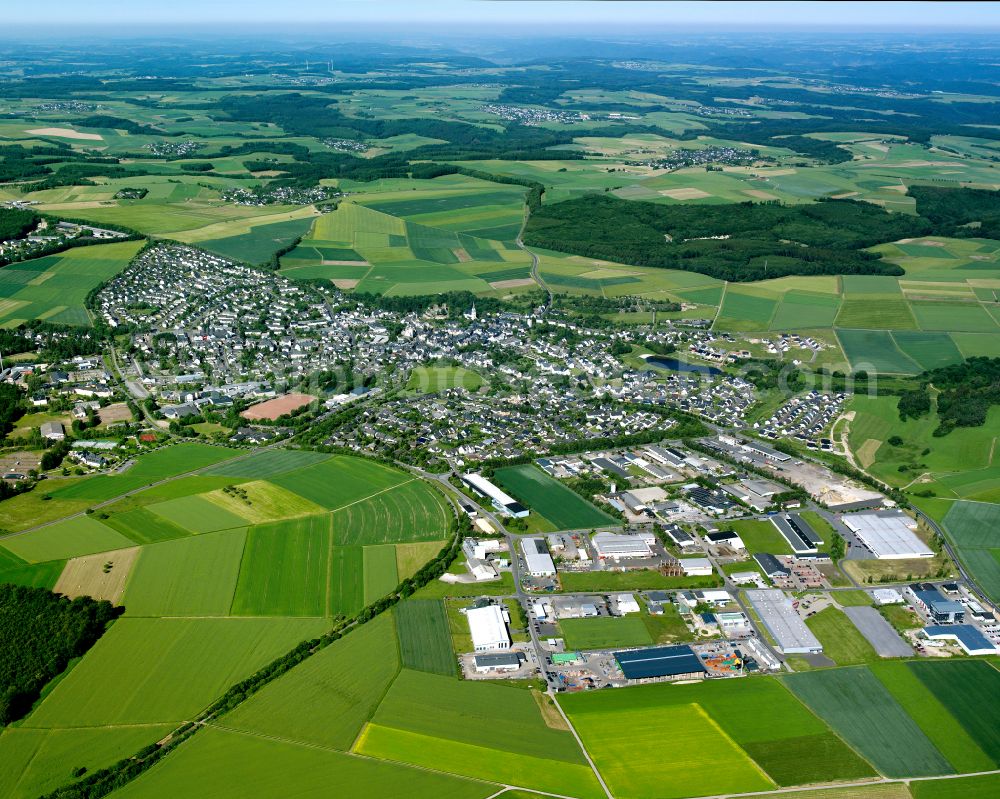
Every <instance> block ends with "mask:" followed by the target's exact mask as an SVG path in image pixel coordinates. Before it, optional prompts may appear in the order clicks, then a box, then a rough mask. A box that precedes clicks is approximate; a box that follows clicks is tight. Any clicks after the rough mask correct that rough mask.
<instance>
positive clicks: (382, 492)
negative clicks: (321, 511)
mask: <svg viewBox="0 0 1000 799" xmlns="http://www.w3.org/2000/svg"><path fill="white" fill-rule="evenodd" d="M419 479H420V478H419V477H411V478H410V479H409V480H404V481H403V482H402V483H396V485H392V486H389V487H388V488H383V489H382V490H381V491H376V492H375V493H374V494H369V495H368V496H367V497H361V499H356V500H354V501H353V502H348V503H347V504H346V505H341V506H340V507H337V508H331V509H330V510H329V511H328V512H329V513H331V514H333V513H336V512H337V511H341V510H344V509H346V508H350V507H352V506H354V505H359V504H360V503H362V502H367V501H368V500H369V499H373V498H374V497H377V496H380V495H382V494H386V493H388V492H389V491H395V490H396V489H397V488H402V487H403V486H405V485H409V484H410V483H412V482H415V481H416V480H419Z"/></svg>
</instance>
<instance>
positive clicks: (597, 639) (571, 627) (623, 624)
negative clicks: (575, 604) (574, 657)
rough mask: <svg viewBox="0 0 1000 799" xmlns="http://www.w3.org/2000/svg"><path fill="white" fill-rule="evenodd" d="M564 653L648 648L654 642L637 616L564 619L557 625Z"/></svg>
mask: <svg viewBox="0 0 1000 799" xmlns="http://www.w3.org/2000/svg"><path fill="white" fill-rule="evenodd" d="M559 629H560V630H561V631H562V634H563V639H564V640H565V641H566V648H567V649H571V650H572V649H611V648H613V647H636V646H649V645H650V644H652V643H653V638H652V636H651V635H650V634H649V630H648V629H647V628H646V625H645V624H643V620H642V618H641V617H640V616H638V615H635V614H633V615H630V616H622V617H617V616H598V617H596V618H593V619H563V620H562V621H560V622H559Z"/></svg>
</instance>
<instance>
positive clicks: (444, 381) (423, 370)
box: [406, 366, 483, 394]
mask: <svg viewBox="0 0 1000 799" xmlns="http://www.w3.org/2000/svg"><path fill="white" fill-rule="evenodd" d="M482 384H483V378H482V376H480V375H479V374H478V373H476V372H473V371H471V370H469V369H462V368H461V367H458V366H418V367H417V368H415V369H414V370H413V371H412V372H410V378H409V380H408V381H407V383H406V388H407V390H409V391H416V392H419V393H421V394H437V393H438V392H440V391H446V390H448V389H450V388H464V389H465V390H467V391H475V390H476V389H478V388H479V387H480V386H481V385H482Z"/></svg>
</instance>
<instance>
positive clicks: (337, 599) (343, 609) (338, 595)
mask: <svg viewBox="0 0 1000 799" xmlns="http://www.w3.org/2000/svg"><path fill="white" fill-rule="evenodd" d="M364 569H365V565H364V550H363V548H362V547H333V548H332V549H331V551H330V585H329V592H330V593H329V597H328V599H327V614H328V615H330V616H336V615H338V614H339V615H344V616H353V615H354V614H355V613H357V612H358V611H359V610H361V608H363V607H364V606H365V581H364Z"/></svg>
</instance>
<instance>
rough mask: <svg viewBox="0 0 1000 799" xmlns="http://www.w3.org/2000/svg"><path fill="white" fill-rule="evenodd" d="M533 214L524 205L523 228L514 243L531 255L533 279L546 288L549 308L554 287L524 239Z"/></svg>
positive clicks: (546, 305)
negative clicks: (539, 270)
mask: <svg viewBox="0 0 1000 799" xmlns="http://www.w3.org/2000/svg"><path fill="white" fill-rule="evenodd" d="M530 216H531V211H529V210H528V206H525V207H524V221H523V222H522V223H521V229H520V230H519V231H518V234H517V238H516V239H514V243H515V244H517V246H518V248H520V249H522V250H524V251H525V252H526V253H528V255H530V256H531V279H532V280H534V281H535V282H536V283H537V284H538V285H539V286H541V287H542V288H543V289H545V294H546V295H547V298H546V300H545V309H546V310H548V309H549V308H551V307H552V299H553V295H552V289H550V288H549V287H548V284H547V283H546V282H545V281H544V280H542V276H541V275H540V274H539V273H538V256H537V255H535V253H533V252H532V251H531V250H529V249H528V248H527V247H525V246H524V241H523V240H522V238H521V237H522V236H523V235H524V229H525V228H526V227H527V226H528V217H530Z"/></svg>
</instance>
